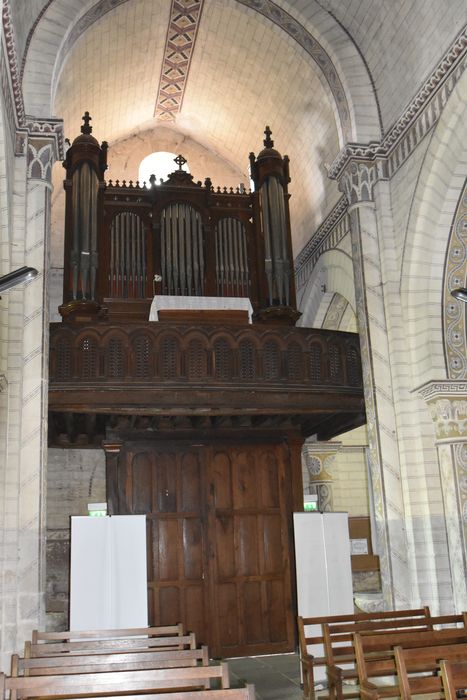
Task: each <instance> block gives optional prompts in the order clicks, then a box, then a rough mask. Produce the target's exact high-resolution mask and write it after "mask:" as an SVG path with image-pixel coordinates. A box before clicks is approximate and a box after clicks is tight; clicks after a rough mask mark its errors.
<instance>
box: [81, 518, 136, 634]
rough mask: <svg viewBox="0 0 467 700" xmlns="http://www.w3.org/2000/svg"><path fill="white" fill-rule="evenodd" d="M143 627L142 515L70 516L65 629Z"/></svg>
mask: <svg viewBox="0 0 467 700" xmlns="http://www.w3.org/2000/svg"><path fill="white" fill-rule="evenodd" d="M147 625H148V603H147V574H146V516H145V515H113V516H107V517H101V518H91V517H84V516H76V517H72V518H71V562H70V629H72V630H86V629H87V630H93V629H94V630H95V629H117V628H120V627H147Z"/></svg>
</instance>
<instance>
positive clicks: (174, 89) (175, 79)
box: [154, 0, 203, 122]
mask: <svg viewBox="0 0 467 700" xmlns="http://www.w3.org/2000/svg"><path fill="white" fill-rule="evenodd" d="M202 9H203V0H172V6H171V8H170V18H169V26H168V28H167V37H166V40H165V50H164V58H163V61H162V67H161V74H160V78H159V88H158V90H157V98H156V106H155V109H154V116H155V117H157V118H158V119H160V120H161V121H172V122H173V121H174V120H175V115H176V114H177V113H178V112H180V110H181V108H182V102H183V96H184V93H185V86H186V82H187V79H188V72H189V70H190V64H191V57H192V54H193V49H194V46H195V41H196V35H197V33H198V27H199V22H200V19H201V12H202Z"/></svg>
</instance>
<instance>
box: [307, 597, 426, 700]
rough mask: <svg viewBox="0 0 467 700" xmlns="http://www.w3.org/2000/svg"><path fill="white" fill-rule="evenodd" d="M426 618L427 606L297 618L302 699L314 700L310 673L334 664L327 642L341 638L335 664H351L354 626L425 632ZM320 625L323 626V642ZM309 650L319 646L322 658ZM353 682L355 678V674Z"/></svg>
mask: <svg viewBox="0 0 467 700" xmlns="http://www.w3.org/2000/svg"><path fill="white" fill-rule="evenodd" d="M429 618H430V609H429V607H428V606H425V607H423V608H415V609H411V610H388V611H384V612H373V613H354V614H347V615H325V616H320V617H299V618H298V636H299V644H300V662H301V667H302V678H303V695H304V698H305V700H314V697H315V693H314V683H315V674H314V669H315V668H317V667H325V668H326V669H327V670H328V669H329V667H330V666H332V665H334V663H335V662H334V657H333V655H332V654H331V659H330V658H329V657H328V654H329V653H330V650H331V649H332V648H333V647H334V646H335V645H334V644H333V642H332V641H331V640H332V638H333V637H334V636H335V635H336V636H337V635H340V636H341V638H340V639H339V645H340V646H341V647H343V649H342V651H341V652H339V662H344V661H349V662H351V663H354V662H355V654H354V651H353V648H352V641H353V637H352V635H353V631H354V630H353V626H354V625H356V624H359V625H360V627H359V628H358V629H359V630H363V629H365V626H368V629H371V630H376V629H378V628H380V629H388V628H391V627H392V628H394V627H397V626H398V625H399V624H400V625H401V626H403V627H411V626H417V627H419V628H422V627H424V628H429V622H428V620H429ZM324 625H326V626H327V631H326V639H325V632H324ZM346 625H347V626H348V627H345V626H346ZM342 626H343V627H342ZM309 627H312V628H313V627H315V628H316V627H318V630H311V632H309V631H308V628H309ZM346 635H347V637H346ZM313 646H319V647H320V648H321V649H322V650H323V651H322V655H320V656H317V655H314V654H312V653H311V649H310V647H313ZM346 654H348V658H347V659H345V655H346ZM354 678H357V674H356V672H355V675H354ZM328 681H329V674H328ZM331 692H333V689H331ZM358 696H359V694H358V693H350V694H348V697H358ZM346 697H347V696H346Z"/></svg>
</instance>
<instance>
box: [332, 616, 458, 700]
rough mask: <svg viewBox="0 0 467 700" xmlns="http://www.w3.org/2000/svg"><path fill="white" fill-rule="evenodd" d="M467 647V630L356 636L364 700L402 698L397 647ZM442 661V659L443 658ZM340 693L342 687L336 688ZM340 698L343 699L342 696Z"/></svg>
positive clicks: (359, 634) (355, 644) (355, 645)
mask: <svg viewBox="0 0 467 700" xmlns="http://www.w3.org/2000/svg"><path fill="white" fill-rule="evenodd" d="M458 644H467V629H466V628H465V627H462V628H460V629H459V628H456V629H443V630H428V631H418V632H387V633H385V634H370V635H369V634H365V633H356V634H355V635H354V648H355V658H356V663H357V670H358V680H359V685H360V697H361V698H362V700H370V699H371V700H375V698H387V697H394V696H395V695H400V689H399V685H398V684H396V685H395V684H394V679H395V677H397V667H396V660H395V651H394V648H395V647H402V648H404V649H411V648H422V647H442V646H446V648H447V646H449V645H458ZM438 658H441V656H439V657H438ZM375 679H378V683H376V682H375ZM336 689H337V690H338V686H336ZM338 697H339V696H338Z"/></svg>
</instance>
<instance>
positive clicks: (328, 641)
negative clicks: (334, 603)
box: [322, 614, 465, 700]
mask: <svg viewBox="0 0 467 700" xmlns="http://www.w3.org/2000/svg"><path fill="white" fill-rule="evenodd" d="M464 623H465V616H464V615H462V614H459V615H442V616H438V617H432V616H430V617H427V618H425V617H422V618H419V617H414V618H400V619H394V620H366V621H362V622H355V623H348V622H347V623H340V624H334V625H332V626H331V625H329V624H324V625H323V626H322V627H323V640H324V650H325V657H326V661H327V675H328V686H329V697H330V698H336V697H337V698H339V699H340V700H342V698H344V697H345V698H358V697H359V696H360V692H359V691H352V692H348V693H345V695H344V693H343V683H344V682H345V681H347V680H352V681H356V680H357V679H358V669H357V665H356V658H355V650H354V645H353V635H354V634H355V633H357V632H358V633H360V634H365V635H370V634H373V635H386V634H388V633H391V634H395V633H397V634H401V633H405V632H407V633H416V632H429V631H433V630H435V629H436V628H438V627H440V626H442V625H454V624H455V625H459V624H464Z"/></svg>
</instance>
